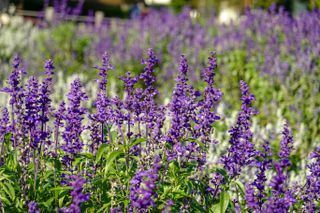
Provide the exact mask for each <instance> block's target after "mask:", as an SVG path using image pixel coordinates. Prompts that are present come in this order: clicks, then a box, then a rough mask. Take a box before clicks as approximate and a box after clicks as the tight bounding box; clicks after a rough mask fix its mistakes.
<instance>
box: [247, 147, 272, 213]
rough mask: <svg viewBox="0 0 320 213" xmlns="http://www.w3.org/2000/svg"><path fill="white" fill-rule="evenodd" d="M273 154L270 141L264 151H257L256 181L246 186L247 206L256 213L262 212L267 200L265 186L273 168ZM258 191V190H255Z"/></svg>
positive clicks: (263, 148) (255, 163)
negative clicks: (269, 170) (265, 199)
mask: <svg viewBox="0 0 320 213" xmlns="http://www.w3.org/2000/svg"><path fill="white" fill-rule="evenodd" d="M271 156H272V152H271V149H270V145H269V142H268V141H265V143H263V145H262V151H257V158H258V159H256V160H255V161H253V164H254V165H255V167H256V168H257V171H256V179H255V180H254V181H253V183H251V184H247V185H246V202H247V206H248V207H249V208H250V209H252V210H253V211H255V212H260V211H261V210H262V205H263V203H264V198H265V196H266V195H265V194H266V192H265V185H266V181H267V177H266V174H265V173H266V171H267V170H268V169H270V168H271V163H272V159H271ZM255 189H256V190H255Z"/></svg>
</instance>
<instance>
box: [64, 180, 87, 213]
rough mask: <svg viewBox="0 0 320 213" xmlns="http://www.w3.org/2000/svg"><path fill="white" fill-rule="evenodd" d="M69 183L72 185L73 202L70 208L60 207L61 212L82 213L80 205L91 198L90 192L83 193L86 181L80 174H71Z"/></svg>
mask: <svg viewBox="0 0 320 213" xmlns="http://www.w3.org/2000/svg"><path fill="white" fill-rule="evenodd" d="M68 179H69V181H70V182H69V183H68V185H69V186H71V187H72V191H71V193H70V194H71V197H72V203H71V205H70V206H69V207H68V208H62V209H59V211H58V212H59V213H81V208H80V205H81V203H83V202H86V201H88V200H89V199H90V194H83V193H82V190H83V186H84V184H85V183H86V181H85V179H84V178H83V177H80V176H75V175H73V176H69V177H68Z"/></svg>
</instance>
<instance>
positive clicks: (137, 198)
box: [129, 157, 161, 212]
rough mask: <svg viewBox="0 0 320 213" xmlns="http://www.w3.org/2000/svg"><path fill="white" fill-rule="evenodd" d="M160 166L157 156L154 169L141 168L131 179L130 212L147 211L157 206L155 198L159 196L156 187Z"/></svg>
mask: <svg viewBox="0 0 320 213" xmlns="http://www.w3.org/2000/svg"><path fill="white" fill-rule="evenodd" d="M160 168H161V165H160V158H158V157H157V158H156V160H155V162H154V165H153V168H152V169H149V170H143V169H140V170H138V171H137V173H136V174H135V176H134V177H133V178H132V179H131V181H130V201H131V206H130V208H129V212H145V211H146V210H148V209H149V208H151V207H155V204H154V199H155V198H156V197H157V194H156V192H155V188H156V181H157V180H158V177H159V175H158V172H159V170H160Z"/></svg>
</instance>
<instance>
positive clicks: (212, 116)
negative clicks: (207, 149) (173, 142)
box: [194, 53, 223, 143]
mask: <svg viewBox="0 0 320 213" xmlns="http://www.w3.org/2000/svg"><path fill="white" fill-rule="evenodd" d="M216 60H217V59H216V56H215V53H211V55H210V57H209V58H208V61H209V65H208V67H206V68H205V69H204V70H203V72H202V78H203V80H204V81H205V82H206V83H207V87H206V88H205V90H204V92H203V96H204V98H203V100H201V101H200V102H199V108H200V109H199V113H198V115H197V118H196V120H195V122H196V126H195V130H194V136H195V137H199V136H201V140H202V142H203V143H206V142H211V139H210V135H211V134H212V125H213V123H214V122H215V121H216V120H219V119H220V117H219V115H217V113H216V107H217V105H218V103H219V101H220V100H221V97H222V95H223V94H222V92H221V91H220V90H219V89H216V88H214V76H215V73H214V71H215V69H216V68H217V62H216Z"/></svg>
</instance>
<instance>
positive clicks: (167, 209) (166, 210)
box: [161, 200, 174, 213]
mask: <svg viewBox="0 0 320 213" xmlns="http://www.w3.org/2000/svg"><path fill="white" fill-rule="evenodd" d="M173 204H174V203H173V201H172V200H167V204H166V206H165V207H164V209H163V210H162V211H161V213H171V207H172V206H173Z"/></svg>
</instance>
